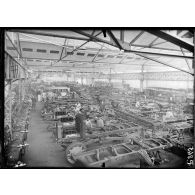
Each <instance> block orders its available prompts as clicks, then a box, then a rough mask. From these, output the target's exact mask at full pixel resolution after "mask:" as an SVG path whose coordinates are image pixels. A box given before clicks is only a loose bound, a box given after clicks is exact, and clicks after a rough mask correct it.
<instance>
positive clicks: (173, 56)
mask: <svg viewBox="0 0 195 195" xmlns="http://www.w3.org/2000/svg"><path fill="white" fill-rule="evenodd" d="M124 51H125V52H128V53H135V54H147V55H154V56H164V57H172V58H186V59H193V58H194V57H193V56H183V55H174V54H165V53H156V52H147V51H136V50H130V49H129V50H128V49H124Z"/></svg>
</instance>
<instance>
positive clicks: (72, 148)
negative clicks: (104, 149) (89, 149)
mask: <svg viewBox="0 0 195 195" xmlns="http://www.w3.org/2000/svg"><path fill="white" fill-rule="evenodd" d="M85 150H86V146H85V144H83V143H82V142H75V143H72V144H70V145H69V146H68V147H67V148H66V151H65V155H66V159H67V161H68V162H69V163H70V164H74V163H75V159H74V157H73V155H76V154H79V153H81V152H84V151H85Z"/></svg>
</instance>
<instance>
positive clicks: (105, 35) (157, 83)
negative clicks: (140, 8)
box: [1, 28, 195, 169]
mask: <svg viewBox="0 0 195 195" xmlns="http://www.w3.org/2000/svg"><path fill="white" fill-rule="evenodd" d="M4 43H5V48H4V75H5V77H4V143H3V144H2V145H1V146H3V147H4V148H3V149H2V148H1V152H4V157H3V158H2V159H1V166H4V167H8V168H38V167H42V168H44V167H46V168H47V167H48V168H56V167H59V168H76V167H79V168H145V169H147V168H188V167H191V166H193V150H194V63H195V62H194V31H193V30H190V29H189V30H181V29H180V30H163V29H162V30H159V29H143V30H142V29H140V30H135V29H104V28H103V29H98V28H91V29H90V28H89V29H77V28H75V29H65V30H63V29H55V30H54V29H37V28H36V29H29V28H28V29H22V28H18V29H17V28H13V29H11V28H10V29H7V30H5V32H4Z"/></svg>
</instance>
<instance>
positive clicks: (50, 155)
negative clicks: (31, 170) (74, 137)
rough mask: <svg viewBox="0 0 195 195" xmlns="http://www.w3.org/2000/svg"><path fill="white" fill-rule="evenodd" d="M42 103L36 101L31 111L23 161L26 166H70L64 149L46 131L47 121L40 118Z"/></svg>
mask: <svg viewBox="0 0 195 195" xmlns="http://www.w3.org/2000/svg"><path fill="white" fill-rule="evenodd" d="M42 106H43V104H42V103H37V105H36V109H35V111H32V113H31V120H30V127H29V133H28V139H27V143H28V144H29V147H28V148H27V151H26V154H25V156H24V162H25V163H26V164H27V167H70V165H69V164H68V163H67V162H66V159H65V155H64V153H65V152H64V149H63V148H62V147H61V146H60V145H58V144H57V143H56V141H55V139H54V138H53V137H52V133H51V132H48V131H47V126H48V124H49V123H48V122H47V121H44V120H42V118H41V108H42Z"/></svg>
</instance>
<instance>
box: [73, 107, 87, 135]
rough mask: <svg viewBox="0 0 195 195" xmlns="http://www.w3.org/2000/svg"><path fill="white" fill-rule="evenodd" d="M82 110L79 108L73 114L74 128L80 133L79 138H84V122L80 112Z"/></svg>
mask: <svg viewBox="0 0 195 195" xmlns="http://www.w3.org/2000/svg"><path fill="white" fill-rule="evenodd" d="M82 112H83V110H82V109H81V110H80V111H78V113H77V114H76V116H75V128H76V131H77V132H78V133H80V136H81V138H85V128H86V127H85V124H84V120H85V117H84V114H83V113H82Z"/></svg>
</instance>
